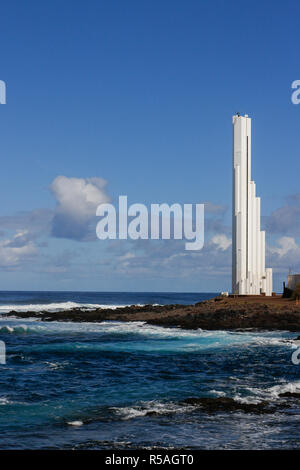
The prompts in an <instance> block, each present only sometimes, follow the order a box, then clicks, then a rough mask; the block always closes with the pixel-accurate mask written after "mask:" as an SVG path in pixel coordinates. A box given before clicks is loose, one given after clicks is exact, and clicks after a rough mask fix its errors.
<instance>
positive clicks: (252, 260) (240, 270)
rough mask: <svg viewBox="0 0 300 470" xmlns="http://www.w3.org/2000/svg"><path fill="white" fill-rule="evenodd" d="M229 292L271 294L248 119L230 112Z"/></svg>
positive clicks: (270, 273) (270, 278)
mask: <svg viewBox="0 0 300 470" xmlns="http://www.w3.org/2000/svg"><path fill="white" fill-rule="evenodd" d="M232 122H233V201H232V292H233V294H240V295H259V294H265V295H272V269H271V268H267V269H266V268H265V257H266V254H265V232H264V231H261V230H260V198H259V197H257V196H256V185H255V183H254V181H252V180H251V119H250V118H249V117H248V115H247V114H246V115H245V116H240V115H239V114H237V115H235V116H233V118H232Z"/></svg>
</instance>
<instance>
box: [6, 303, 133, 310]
mask: <svg viewBox="0 0 300 470" xmlns="http://www.w3.org/2000/svg"><path fill="white" fill-rule="evenodd" d="M138 305H139V306H142V305H141V304H138ZM120 307H128V305H115V304H109V305H105V304H88V303H86V304H85V303H77V302H71V301H69V302H53V303H49V304H24V305H20V304H11V305H0V313H8V312H11V311H12V310H13V311H15V312H41V311H46V312H60V311H62V310H72V309H74V308H80V309H81V310H93V309H95V308H110V309H113V310H115V309H116V308H120Z"/></svg>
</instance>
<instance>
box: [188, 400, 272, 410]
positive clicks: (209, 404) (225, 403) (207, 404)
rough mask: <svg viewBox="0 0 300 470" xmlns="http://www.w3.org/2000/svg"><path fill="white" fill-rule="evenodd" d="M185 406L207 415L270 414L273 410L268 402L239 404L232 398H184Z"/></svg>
mask: <svg viewBox="0 0 300 470" xmlns="http://www.w3.org/2000/svg"><path fill="white" fill-rule="evenodd" d="M183 403H184V404H186V405H193V406H197V407H200V408H203V409H204V410H205V411H207V412H208V413H213V412H216V411H243V412H244V413H272V412H273V411H274V410H273V408H272V407H270V406H269V403H268V402H260V403H241V402H238V401H235V400H234V399H233V398H227V397H219V398H206V397H202V398H194V397H192V398H186V399H185V400H184V401H183Z"/></svg>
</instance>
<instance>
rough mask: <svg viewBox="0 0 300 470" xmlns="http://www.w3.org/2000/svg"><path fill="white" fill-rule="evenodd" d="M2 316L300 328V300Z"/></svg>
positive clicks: (229, 300)
mask: <svg viewBox="0 0 300 470" xmlns="http://www.w3.org/2000/svg"><path fill="white" fill-rule="evenodd" d="M3 316H6V317H17V318H36V319H39V320H42V321H65V322H68V321H72V322H102V321H124V322H131V321H144V322H146V323H148V324H151V325H157V326H165V327H179V328H184V329H198V328H201V329H203V330H245V329H258V330H268V331H270V330H288V331H293V332H298V331H300V304H298V305H297V304H296V302H295V301H292V300H290V299H284V298H282V297H281V296H276V297H262V296H241V297H215V298H213V299H211V300H206V301H203V302H199V303H196V304H195V305H163V306H161V305H157V306H156V305H144V306H136V305H132V306H128V307H120V308H116V309H109V308H107V309H105V308H97V309H94V310H84V309H79V308H75V309H72V310H63V311H59V312H48V311H41V312H32V311H28V312H16V311H11V312H9V313H7V314H5V315H3Z"/></svg>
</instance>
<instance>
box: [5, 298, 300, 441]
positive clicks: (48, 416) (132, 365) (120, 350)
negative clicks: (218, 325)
mask: <svg viewBox="0 0 300 470" xmlns="http://www.w3.org/2000/svg"><path fill="white" fill-rule="evenodd" d="M208 297H209V294H173V293H172V294H168V293H163V294H162V293H159V294H155V293H151V294H149V293H137V294H134V293H71V292H69V293H66V292H64V293H62V292H60V293H53V292H52V293H51V292H44V293H41V292H37V293H34V292H30V293H24V292H15V293H12V292H4V293H0V305H1V309H2V312H5V311H7V310H9V309H11V307H12V306H14V309H16V308H18V309H19V310H20V309H23V310H29V308H28V306H31V307H30V309H32V308H33V306H35V310H39V309H46V308H48V309H49V310H51V309H52V310H57V309H59V308H61V307H62V306H63V308H71V306H72V305H74V304H76V305H78V304H79V305H80V306H82V307H84V308H91V305H112V306H116V305H129V304H144V303H159V304H168V303H186V304H187V303H194V302H198V301H200V300H203V299H204V298H208ZM293 337H295V334H291V333H287V332H270V333H257V332H244V333H242V332H223V331H217V332H206V331H199V330H198V331H186V330H180V329H177V328H161V327H156V326H150V325H146V324H144V323H143V322H135V323H120V322H104V323H101V324H95V323H61V322H51V323H46V322H39V321H33V320H26V321H25V320H17V319H9V320H7V319H5V318H3V317H2V318H1V316H0V340H2V341H4V342H5V344H6V351H7V358H6V359H7V363H6V365H1V366H0V371H1V374H0V433H1V441H0V448H1V449H10V448H31V449H32V448H35V449H37V448H47V449H48V448H60V449H63V448H74V449H88V448H92V449H111V448H120V449H123V448H155V447H167V448H174V447H180V448H183V447H184V448H190V449H193V448H195V449H209V448H210V449H217V448H234V449H242V448H243V449H259V448H299V447H300V431H299V429H300V428H299V420H300V414H299V409H298V405H297V400H290V401H289V402H288V403H287V404H288V405H289V407H285V406H283V407H280V408H278V410H277V411H276V412H274V413H272V414H264V415H259V414H256V413H244V412H241V411H237V412H230V413H229V412H227V411H225V410H224V411H220V412H217V413H208V412H207V411H205V410H203V409H200V408H197V407H193V406H190V405H186V404H184V403H183V400H184V399H185V398H189V397H214V398H217V397H222V396H225V397H231V398H233V399H235V400H236V401H245V402H251V403H252V402H255V403H257V402H260V401H268V402H272V403H277V402H280V403H281V402H282V399H281V398H280V394H281V393H283V392H286V391H291V392H295V391H296V392H297V391H299V392H300V390H299V388H300V380H299V371H300V369H299V367H300V366H295V365H293V364H292V362H291V354H292V352H293V350H294V349H293V348H294V347H295V345H294V344H293V341H292V340H291V339H292V338H293Z"/></svg>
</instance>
